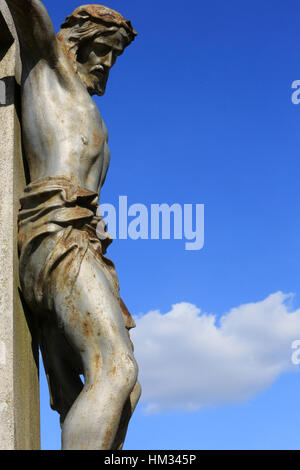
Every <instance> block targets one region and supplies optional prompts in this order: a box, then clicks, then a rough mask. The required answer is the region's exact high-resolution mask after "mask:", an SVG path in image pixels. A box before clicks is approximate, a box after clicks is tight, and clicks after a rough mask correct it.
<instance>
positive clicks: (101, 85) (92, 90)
mask: <svg viewBox="0 0 300 470" xmlns="http://www.w3.org/2000/svg"><path fill="white" fill-rule="evenodd" d="M77 74H78V75H79V78H80V80H81V81H82V82H83V84H84V85H85V87H86V88H87V91H88V92H89V94H90V95H91V96H92V95H98V96H103V95H104V93H105V89H106V83H107V78H106V77H101V78H100V77H97V76H96V75H94V74H92V73H90V74H82V73H80V71H79V70H77Z"/></svg>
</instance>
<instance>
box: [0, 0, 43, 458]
mask: <svg viewBox="0 0 300 470" xmlns="http://www.w3.org/2000/svg"><path fill="white" fill-rule="evenodd" d="M7 24H8V27H7ZM14 35H15V30H14V27H13V22H12V19H11V16H10V13H9V11H8V9H7V6H6V4H5V2H4V1H3V0H0V265H1V271H0V449H1V450H4V449H5V450H9V449H12V450H19V449H26V450H29V449H39V448H40V429H39V383H38V350H37V346H36V343H35V341H34V340H33V339H35V328H34V325H32V324H31V325H29V324H28V323H27V320H26V317H28V315H26V313H25V312H24V310H23V307H22V301H21V298H20V295H19V290H18V287H19V278H18V253H17V213H18V209H19V197H20V194H21V193H22V191H23V188H24V186H25V185H26V182H25V174H24V168H23V161H22V149H21V131H20V122H19V118H18V108H19V102H18V101H19V100H18V83H20V75H21V66H20V59H19V48H18V42H17V41H14V37H13V36H14ZM30 330H31V332H30ZM31 333H32V334H31ZM32 338H33V339H32ZM32 343H33V344H32Z"/></svg>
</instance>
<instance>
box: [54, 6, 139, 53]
mask: <svg viewBox="0 0 300 470" xmlns="http://www.w3.org/2000/svg"><path fill="white" fill-rule="evenodd" d="M61 28H62V29H61V30H60V31H59V33H58V35H57V36H58V39H59V40H62V41H64V42H65V43H66V45H67V47H68V49H69V52H70V53H71V54H72V55H74V56H76V54H77V50H78V47H79V45H80V43H82V42H85V41H87V40H92V39H95V38H96V37H99V36H110V35H112V34H114V33H115V32H117V31H120V33H121V34H122V36H123V38H124V40H125V44H126V45H125V47H127V46H129V44H130V43H131V42H132V41H133V40H134V38H135V36H137V33H136V31H135V30H134V29H133V27H132V25H131V22H130V21H129V20H126V19H125V18H124V17H123V16H122V15H121V14H120V13H118V12H117V11H115V10H112V9H111V8H108V7H105V6H103V5H83V6H81V7H79V8H76V10H74V11H73V13H72V15H70V16H67V18H66V20H65V22H64V23H63V24H62V25H61Z"/></svg>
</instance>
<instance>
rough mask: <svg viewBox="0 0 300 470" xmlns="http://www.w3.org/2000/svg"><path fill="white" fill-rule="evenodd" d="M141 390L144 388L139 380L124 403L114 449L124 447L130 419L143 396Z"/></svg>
mask: <svg viewBox="0 0 300 470" xmlns="http://www.w3.org/2000/svg"><path fill="white" fill-rule="evenodd" d="M141 391H142V389H141V386H140V384H139V382H136V384H135V386H134V388H133V390H132V392H131V394H130V396H129V398H128V400H127V401H126V403H125V405H124V409H123V413H122V416H121V420H120V424H119V429H118V432H117V434H116V438H115V442H114V444H113V447H112V449H114V450H122V448H123V445H124V441H125V437H126V433H127V429H128V425H129V421H130V419H131V416H132V415H133V412H134V410H135V408H136V405H137V404H138V401H139V399H140V396H141Z"/></svg>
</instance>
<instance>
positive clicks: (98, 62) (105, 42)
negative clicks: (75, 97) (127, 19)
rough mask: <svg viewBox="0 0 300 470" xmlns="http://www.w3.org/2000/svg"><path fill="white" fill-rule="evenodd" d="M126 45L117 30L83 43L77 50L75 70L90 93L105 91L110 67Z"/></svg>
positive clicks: (101, 93) (99, 93) (100, 94)
mask: <svg viewBox="0 0 300 470" xmlns="http://www.w3.org/2000/svg"><path fill="white" fill-rule="evenodd" d="M125 47H126V44H125V40H124V37H123V36H122V35H121V33H120V32H119V31H117V32H116V33H114V34H113V35H111V36H100V37H97V38H95V39H93V40H91V41H87V42H85V43H83V44H82V45H81V46H80V47H79V49H78V52H77V71H78V73H79V76H80V78H81V80H82V81H83V83H84V84H85V86H86V87H87V90H88V92H89V93H90V95H95V94H96V95H99V96H102V95H104V93H105V89H106V83H107V80H108V76H109V72H110V69H111V67H112V66H113V65H114V63H115V62H116V60H117V58H118V56H120V55H121V54H122V53H123V51H124V49H125Z"/></svg>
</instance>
